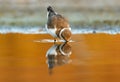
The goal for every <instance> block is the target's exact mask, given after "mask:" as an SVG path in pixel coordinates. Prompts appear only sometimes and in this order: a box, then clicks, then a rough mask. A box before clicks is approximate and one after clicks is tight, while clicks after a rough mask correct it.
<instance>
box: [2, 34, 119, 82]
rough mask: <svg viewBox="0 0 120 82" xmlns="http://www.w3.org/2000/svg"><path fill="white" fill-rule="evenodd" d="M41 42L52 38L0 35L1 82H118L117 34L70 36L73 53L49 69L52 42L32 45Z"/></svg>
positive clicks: (45, 36)
mask: <svg viewBox="0 0 120 82" xmlns="http://www.w3.org/2000/svg"><path fill="white" fill-rule="evenodd" d="M43 39H52V37H51V36H49V35H47V34H46V35H45V34H44V35H40V34H1V35H0V82H120V78H119V77H120V35H108V34H83V35H82V34H80V35H73V37H72V39H73V40H74V41H75V42H71V43H68V45H69V47H70V48H71V49H72V50H71V51H72V54H71V55H70V56H69V57H67V58H66V57H65V56H62V57H61V56H59V57H58V58H56V59H55V61H60V62H57V63H56V64H55V65H54V66H53V68H51V69H49V68H48V63H47V62H48V58H47V57H46V53H47V51H48V50H49V49H50V48H51V47H52V46H53V44H54V43H51V42H35V41H41V40H43ZM59 45H61V43H59ZM66 59H67V60H68V62H63V61H65V60H66ZM61 60H63V61H61Z"/></svg>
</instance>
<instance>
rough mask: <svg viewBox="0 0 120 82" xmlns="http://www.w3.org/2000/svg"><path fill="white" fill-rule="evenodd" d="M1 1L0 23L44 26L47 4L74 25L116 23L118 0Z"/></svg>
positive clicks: (118, 17)
mask: <svg viewBox="0 0 120 82" xmlns="http://www.w3.org/2000/svg"><path fill="white" fill-rule="evenodd" d="M62 1H63V0H61V1H58V0H49V1H48V0H4V1H3V0H0V25H1V26H3V25H7V26H44V25H45V24H46V21H47V18H46V13H47V11H46V7H47V6H48V5H52V6H53V7H54V9H55V10H56V11H57V12H58V13H60V14H62V15H63V16H64V17H66V18H67V19H68V21H69V22H70V24H71V25H73V26H80V27H81V26H82V27H85V26H93V27H95V28H96V27H97V26H98V27H100V26H106V25H110V26H119V25H120V16H119V13H120V1H119V0H64V3H61V2H62Z"/></svg>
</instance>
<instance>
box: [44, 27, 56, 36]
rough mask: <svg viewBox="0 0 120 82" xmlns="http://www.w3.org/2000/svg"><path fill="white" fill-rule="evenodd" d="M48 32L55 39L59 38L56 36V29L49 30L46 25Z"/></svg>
mask: <svg viewBox="0 0 120 82" xmlns="http://www.w3.org/2000/svg"><path fill="white" fill-rule="evenodd" d="M45 28H46V31H47V32H48V33H49V34H50V35H52V36H53V37H55V38H57V35H56V28H54V29H51V28H50V29H49V28H47V25H46V27H45Z"/></svg>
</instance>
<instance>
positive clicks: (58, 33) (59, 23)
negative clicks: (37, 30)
mask: <svg viewBox="0 0 120 82" xmlns="http://www.w3.org/2000/svg"><path fill="white" fill-rule="evenodd" d="M45 28H46V30H47V32H48V33H49V34H50V35H51V36H53V37H54V42H56V41H57V39H60V40H64V41H65V42H68V41H70V40H71V36H72V33H71V27H70V24H69V22H68V20H67V19H66V18H65V17H63V16H62V15H61V14H58V13H56V12H55V11H54V10H53V8H52V7H51V6H48V7H47V24H46V27H45Z"/></svg>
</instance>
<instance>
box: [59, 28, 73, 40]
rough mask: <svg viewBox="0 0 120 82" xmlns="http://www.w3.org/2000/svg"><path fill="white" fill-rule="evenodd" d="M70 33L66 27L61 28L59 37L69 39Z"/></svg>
mask: <svg viewBox="0 0 120 82" xmlns="http://www.w3.org/2000/svg"><path fill="white" fill-rule="evenodd" d="M71 35H72V33H71V30H70V29H68V28H64V29H62V30H61V31H60V34H59V36H60V38H61V39H63V40H65V41H69V40H70V39H71Z"/></svg>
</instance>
